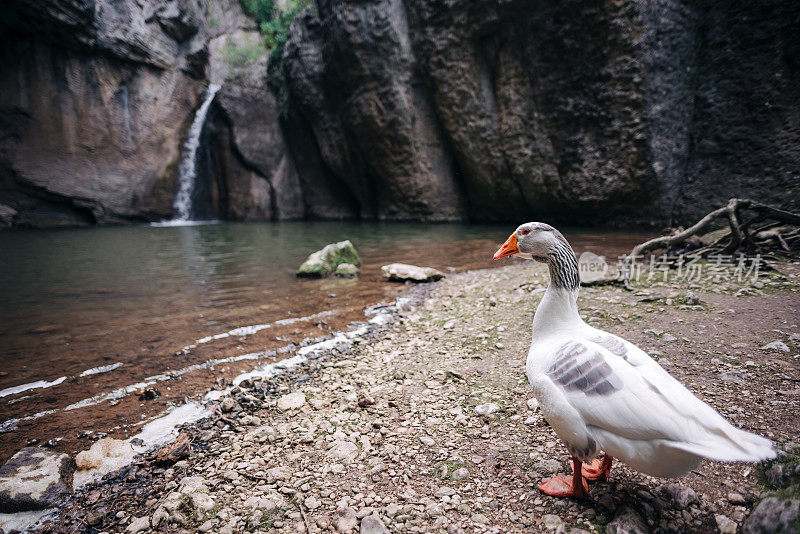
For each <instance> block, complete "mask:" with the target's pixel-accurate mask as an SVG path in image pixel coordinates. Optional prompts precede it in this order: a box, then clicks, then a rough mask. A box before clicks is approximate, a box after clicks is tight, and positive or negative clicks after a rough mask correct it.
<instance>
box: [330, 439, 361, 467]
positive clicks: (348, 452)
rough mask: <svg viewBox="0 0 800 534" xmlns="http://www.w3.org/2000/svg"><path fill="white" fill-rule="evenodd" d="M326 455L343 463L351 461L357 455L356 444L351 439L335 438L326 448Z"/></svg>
mask: <svg viewBox="0 0 800 534" xmlns="http://www.w3.org/2000/svg"><path fill="white" fill-rule="evenodd" d="M328 456H330V457H331V458H335V459H336V460H339V461H341V462H343V463H348V462H352V461H353V460H355V459H356V456H358V446H357V445H356V444H355V443H353V442H351V441H344V440H337V441H334V442H333V446H331V448H330V449H328Z"/></svg>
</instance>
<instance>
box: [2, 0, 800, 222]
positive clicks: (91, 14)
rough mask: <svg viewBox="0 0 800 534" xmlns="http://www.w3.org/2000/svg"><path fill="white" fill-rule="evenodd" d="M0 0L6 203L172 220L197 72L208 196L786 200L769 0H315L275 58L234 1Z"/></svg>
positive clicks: (792, 73) (637, 217)
mask: <svg viewBox="0 0 800 534" xmlns="http://www.w3.org/2000/svg"><path fill="white" fill-rule="evenodd" d="M8 5H9V7H8V8H7V10H6V11H7V14H8V16H7V17H5V18H4V19H3V20H2V21H0V38H2V43H3V44H2V49H0V220H3V221H5V222H6V223H8V224H15V225H29V226H52V225H67V224H95V223H116V222H136V221H152V220H160V219H165V218H169V217H170V216H171V213H172V201H173V198H174V195H175V192H176V191H177V167H178V165H177V163H178V161H179V159H180V154H181V147H182V144H183V142H184V141H185V137H186V133H187V130H188V127H189V124H190V123H191V121H192V118H193V115H194V112H195V110H196V109H197V107H198V106H199V104H200V100H201V99H202V95H203V92H204V90H205V87H206V86H207V85H208V84H209V83H214V84H219V85H221V87H222V88H221V89H220V91H219V92H218V94H217V96H216V98H215V100H214V103H213V105H212V108H211V111H210V112H209V115H208V120H207V124H206V127H205V129H204V132H203V137H202V140H203V142H202V144H201V148H200V150H199V151H198V160H197V161H198V171H199V172H198V199H197V209H198V213H199V214H200V215H202V216H206V217H219V218H225V219H233V220H268V219H298V218H365V219H383V220H425V221H448V220H474V221H493V220H494V221H521V220H534V219H539V220H549V221H555V222H562V223H563V222H567V223H578V224H616V225H626V224H665V223H686V222H690V221H692V220H693V219H696V218H697V217H699V216H700V215H702V214H703V213H705V212H707V211H709V210H710V209H711V208H713V207H716V206H718V205H721V204H723V203H724V202H725V201H726V200H727V199H728V198H730V197H732V196H748V197H751V198H756V199H760V200H762V201H764V202H768V203H773V204H777V205H782V206H785V207H789V208H798V207H800V83H798V82H800V79H799V78H800V37H798V32H797V27H798V23H800V5H798V4H796V3H795V2H791V1H789V0H766V1H765V2H759V3H752V2H745V1H743V0H734V1H732V2H723V1H715V0H697V1H693V2H689V1H685V0H646V1H640V2H624V1H617V0H613V1H612V0H609V1H597V0H592V1H588V2H584V1H577V0H569V1H558V0H535V1H534V0H502V1H500V0H447V1H445V0H346V1H345V0H318V1H317V2H316V4H314V5H313V6H312V7H311V8H310V9H309V10H307V11H306V12H305V13H303V14H301V15H300V16H299V17H298V19H297V20H296V21H295V22H294V24H293V25H292V28H291V32H290V35H289V40H288V42H287V43H286V46H285V48H284V50H283V53H282V55H279V54H277V53H276V54H272V57H270V54H269V51H267V50H265V49H263V44H262V42H261V39H260V35H259V34H258V32H257V28H256V27H255V24H254V23H253V21H252V20H250V19H249V18H248V17H246V16H245V15H244V13H243V12H242V10H241V7H240V5H239V3H238V1H237V0H221V1H214V2H210V1H209V2H197V1H194V0H156V1H154V2H144V3H140V2H136V1H135V0H117V1H112V0H94V1H92V0H71V1H70V0H46V1H45V2H37V3H34V2H30V1H28V0H14V1H12V2H11V3H10V4H8ZM270 61H271V62H272V63H270Z"/></svg>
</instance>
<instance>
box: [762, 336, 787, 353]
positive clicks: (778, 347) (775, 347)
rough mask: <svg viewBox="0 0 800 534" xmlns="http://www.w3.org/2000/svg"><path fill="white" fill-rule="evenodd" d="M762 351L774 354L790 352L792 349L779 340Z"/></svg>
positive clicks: (764, 347)
mask: <svg viewBox="0 0 800 534" xmlns="http://www.w3.org/2000/svg"><path fill="white" fill-rule="evenodd" d="M761 350H766V351H773V352H789V350H790V349H789V346H788V345H787V344H786V343H784V342H783V341H781V340H780V339H778V340H776V341H773V342H771V343H767V344H766V345H764V346H763V347H761Z"/></svg>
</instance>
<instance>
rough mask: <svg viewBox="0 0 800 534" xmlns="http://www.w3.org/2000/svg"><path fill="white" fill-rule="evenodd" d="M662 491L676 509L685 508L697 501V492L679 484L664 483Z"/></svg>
mask: <svg viewBox="0 0 800 534" xmlns="http://www.w3.org/2000/svg"><path fill="white" fill-rule="evenodd" d="M664 493H665V494H666V495H667V496H668V497H669V499H670V501H671V502H672V504H673V505H674V506H675V508H677V509H678V510H685V509H686V508H688V507H689V505H690V504H693V503H695V502H697V493H695V491H694V490H693V489H692V488H690V487H687V486H681V485H680V484H666V485H665V486H664Z"/></svg>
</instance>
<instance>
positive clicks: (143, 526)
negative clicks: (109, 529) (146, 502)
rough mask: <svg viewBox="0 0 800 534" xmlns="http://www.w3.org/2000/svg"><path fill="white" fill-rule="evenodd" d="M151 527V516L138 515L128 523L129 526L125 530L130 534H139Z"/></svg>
mask: <svg viewBox="0 0 800 534" xmlns="http://www.w3.org/2000/svg"><path fill="white" fill-rule="evenodd" d="M149 528H150V518H149V517H147V516H146V515H145V516H142V517H137V518H136V519H134V520H133V521H131V524H130V525H128V528H126V529H125V532H128V533H129V534H138V533H139V532H144V531H145V530H147V529H149Z"/></svg>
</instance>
